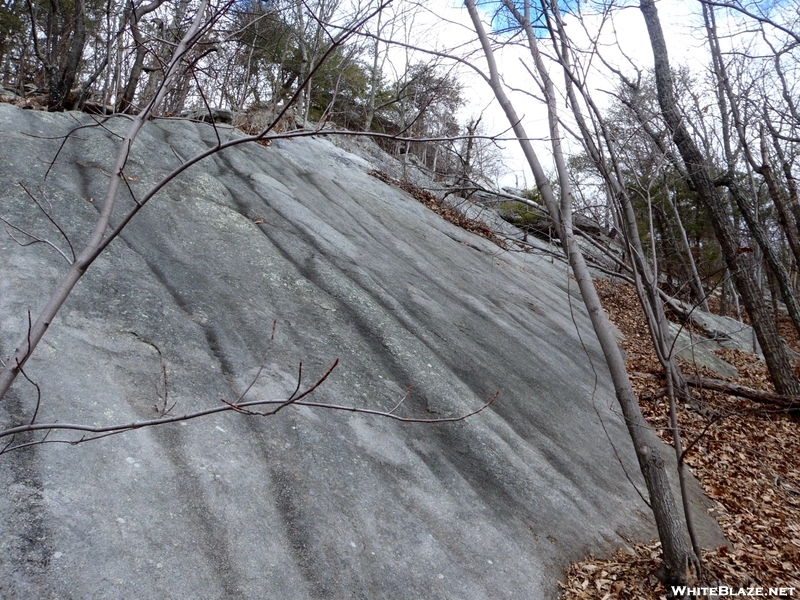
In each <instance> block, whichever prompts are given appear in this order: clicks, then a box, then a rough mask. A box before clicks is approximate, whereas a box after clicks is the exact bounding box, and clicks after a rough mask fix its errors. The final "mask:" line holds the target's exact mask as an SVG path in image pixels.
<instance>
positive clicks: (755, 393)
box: [684, 375, 800, 408]
mask: <svg viewBox="0 0 800 600" xmlns="http://www.w3.org/2000/svg"><path fill="white" fill-rule="evenodd" d="M684 377H685V378H686V383H687V384H688V385H690V386H691V387H693V388H698V389H701V388H702V389H706V390H714V391H716V392H723V393H725V394H730V395H731V396H738V397H740V398H747V399H748V400H753V401H754V402H760V403H762V404H773V405H776V406H780V407H781V408H800V398H798V397H793V396H784V395H783V394H776V393H775V392H765V391H763V390H756V389H753V388H749V387H745V386H743V385H739V384H738V383H731V382H729V381H723V380H721V379H709V378H707V377H696V376H694V375H684Z"/></svg>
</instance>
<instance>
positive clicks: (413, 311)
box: [0, 105, 654, 600]
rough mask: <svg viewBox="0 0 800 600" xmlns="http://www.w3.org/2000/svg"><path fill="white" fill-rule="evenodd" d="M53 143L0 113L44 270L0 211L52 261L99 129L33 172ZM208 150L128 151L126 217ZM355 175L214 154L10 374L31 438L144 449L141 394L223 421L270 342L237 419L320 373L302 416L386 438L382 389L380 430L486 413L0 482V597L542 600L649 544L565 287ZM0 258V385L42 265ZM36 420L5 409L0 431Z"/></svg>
mask: <svg viewBox="0 0 800 600" xmlns="http://www.w3.org/2000/svg"><path fill="white" fill-rule="evenodd" d="M79 122H80V123H81V124H83V125H89V124H92V123H93V121H92V119H91V118H90V117H88V116H86V115H78V114H47V113H39V112H32V111H22V110H19V109H16V108H14V107H11V106H9V105H0V135H2V140H3V142H2V144H0V169H1V171H0V178H2V182H3V185H2V187H0V216H2V217H3V218H5V219H6V220H7V221H9V222H11V223H13V224H14V225H15V226H17V227H20V228H23V229H25V230H28V231H30V232H32V233H35V234H37V235H39V236H41V237H47V238H48V239H50V240H51V241H52V242H53V243H55V244H58V245H60V246H61V247H62V248H64V249H65V251H66V252H68V250H66V248H67V246H66V244H65V243H64V242H63V239H61V238H60V237H59V234H58V232H57V231H56V230H55V229H54V228H53V227H52V226H51V225H50V224H49V222H48V221H47V219H46V218H44V216H43V214H42V213H41V212H40V211H39V210H38V209H37V208H36V207H35V205H34V204H33V203H32V202H31V200H30V199H29V198H28V197H27V196H26V194H25V192H24V191H23V190H22V188H21V187H20V186H19V185H18V183H17V182H22V183H24V184H26V186H27V187H28V189H30V190H31V191H32V192H33V193H34V194H36V195H37V196H38V198H39V199H40V202H41V204H42V206H43V207H44V208H46V210H47V211H48V212H49V214H50V215H51V216H52V217H53V219H54V220H56V221H57V222H58V223H59V225H60V226H61V227H62V229H63V230H64V231H65V232H66V233H67V234H68V235H69V236H70V238H71V239H72V240H73V244H74V245H76V246H79V245H80V243H81V241H82V240H85V238H86V235H87V232H88V231H89V230H90V228H91V226H92V224H93V222H94V220H95V219H96V217H97V214H98V210H99V208H100V205H101V203H102V197H103V192H104V189H105V185H106V184H107V181H108V175H107V173H108V170H109V168H110V165H111V164H112V162H113V157H114V154H115V152H116V145H117V143H118V141H117V138H114V137H113V136H112V135H111V133H110V132H116V133H121V132H123V131H124V128H125V127H126V124H127V122H126V121H125V120H123V119H112V120H110V121H108V122H107V123H106V124H105V127H104V128H101V127H97V126H95V127H88V128H83V129H79V130H76V131H75V132H74V133H73V134H72V136H71V137H70V138H69V139H68V141H67V142H66V143H65V145H64V147H63V149H62V150H61V152H60V153H57V151H58V148H59V145H60V144H61V142H62V139H61V138H58V137H57V136H63V135H65V134H67V133H68V132H70V131H71V130H73V129H75V128H76V126H77V125H78V123H79ZM220 135H222V136H223V137H224V138H228V137H230V136H235V135H238V134H236V133H235V132H233V131H232V130H230V129H220ZM215 141H216V137H215V134H214V130H213V128H212V127H211V126H210V125H207V124H202V123H201V124H195V123H190V122H185V121H177V120H171V121H170V120H166V121H158V122H153V123H149V124H147V126H146V127H145V129H144V131H143V133H142V135H141V137H140V138H139V140H138V141H137V142H136V144H135V146H134V148H133V155H132V159H131V162H130V164H129V166H128V167H127V169H126V175H127V177H128V184H129V185H130V189H131V190H132V192H133V193H134V194H136V195H137V196H140V195H142V194H143V193H144V191H145V190H146V189H147V188H148V186H150V185H152V184H154V183H155V182H157V181H158V180H159V179H160V178H161V177H162V176H163V175H164V174H165V173H167V172H168V171H169V170H171V169H172V168H174V167H176V166H177V165H178V164H179V161H181V160H185V159H187V158H189V157H191V156H193V155H194V154H196V153H198V152H200V151H203V150H205V149H207V148H209V147H211V146H212V145H213V144H214V143H215ZM53 161H54V162H53ZM51 162H53V166H52V169H51V170H50V172H49V174H48V175H47V178H46V179H44V175H45V172H46V170H47V169H48V166H49V165H50V163H51ZM370 168H371V165H370V164H368V163H367V162H366V161H365V160H363V159H361V158H358V157H356V156H355V155H352V154H348V153H346V152H345V151H344V150H341V149H339V148H336V147H335V146H333V145H332V144H330V143H329V142H327V141H325V140H319V139H312V138H305V139H297V140H294V141H288V140H287V141H276V142H274V143H273V144H272V146H271V147H269V148H265V147H262V146H258V145H247V146H237V147H235V148H232V149H230V150H228V151H226V152H224V153H222V154H219V155H216V156H214V157H212V158H210V159H208V160H206V161H204V162H202V163H201V164H199V165H198V166H195V167H193V168H191V169H190V170H189V171H188V172H186V173H185V174H184V175H182V176H180V177H179V178H178V180H177V181H176V182H174V183H172V184H170V185H169V186H167V187H166V188H165V189H164V190H163V191H162V192H161V193H160V194H159V196H157V197H156V199H154V200H153V201H152V203H151V204H149V205H148V206H147V207H146V208H145V209H144V210H143V211H142V212H141V213H140V214H139V215H138V216H137V217H136V218H135V219H134V220H133V221H132V222H131V223H130V225H129V227H128V228H127V229H126V231H125V233H124V235H123V237H122V239H119V240H117V241H115V242H114V243H112V244H111V245H110V246H109V248H108V249H107V251H106V252H105V253H104V254H103V255H102V256H101V257H100V258H99V259H98V261H97V262H96V263H95V264H94V265H93V266H92V268H91V269H90V270H89V272H88V274H87V276H86V277H85V278H84V279H83V280H82V281H81V282H80V283H79V284H78V286H77V287H76V289H75V291H74V293H73V295H72V296H71V297H70V299H69V300H68V302H67V303H66V305H65V306H64V307H63V309H62V311H61V313H60V314H59V316H58V317H57V318H56V319H55V321H54V322H53V324H52V325H51V327H50V330H49V331H48V333H47V335H46V337H45V339H44V341H43V342H42V344H41V345H40V347H39V348H38V350H37V351H36V353H35V355H34V356H33V358H31V360H30V361H29V363H28V365H27V369H26V372H27V375H28V376H29V377H30V379H31V380H33V381H35V382H36V383H37V384H38V385H39V387H40V388H41V393H42V402H41V407H40V409H39V414H38V417H37V422H41V423H46V422H60V423H83V424H89V425H102V424H112V423H127V422H132V421H137V420H143V419H150V418H153V417H155V416H157V414H159V413H158V411H159V410H163V407H164V403H165V400H164V397H165V393H164V392H165V388H166V390H167V394H166V404H167V408H169V407H170V406H172V405H173V403H174V404H175V406H174V408H173V409H172V413H173V414H183V413H187V412H190V411H193V410H199V409H202V408H207V407H215V406H219V405H220V404H221V401H220V399H221V398H224V399H226V400H228V401H233V400H235V399H236V398H237V397H239V395H240V394H242V393H243V392H244V391H245V389H246V388H247V386H248V385H249V383H250V382H251V381H252V379H253V377H254V376H255V375H256V372H257V369H258V366H259V364H260V363H261V361H262V358H263V356H264V354H265V352H266V351H267V348H268V346H269V340H270V335H271V330H272V322H273V320H274V319H275V320H277V323H278V325H277V331H276V334H275V341H274V343H273V347H272V350H271V354H270V356H269V358H268V360H267V362H266V366H265V368H264V370H263V372H262V373H261V376H260V378H259V379H258V380H257V381H256V383H255V384H254V385H253V387H252V389H251V390H250V392H249V393H248V396H247V398H246V399H258V398H285V397H287V396H288V395H289V394H291V392H292V390H293V389H294V387H295V385H296V378H297V369H298V363H299V362H300V361H302V363H303V375H304V384H305V385H307V384H310V383H312V382H313V381H314V380H315V379H316V378H318V377H319V376H321V375H322V373H324V371H325V370H326V369H327V368H328V367H329V366H330V365H331V364H332V363H333V361H334V359H336V358H339V359H340V365H339V367H338V368H337V369H336V370H335V371H334V372H333V374H332V375H331V377H330V378H329V379H328V380H327V381H326V382H325V383H324V384H323V385H322V386H321V387H320V388H319V390H318V391H317V392H316V393H315V395H314V399H316V400H317V401H319V402H328V403H333V404H341V405H352V406H358V407H364V408H371V409H376V410H384V411H388V410H391V409H392V407H394V406H395V405H396V404H397V403H398V401H399V400H400V399H401V398H402V397H403V395H404V394H405V390H406V388H407V386H408V385H409V384H411V385H413V388H412V391H411V392H410V394H409V396H408V398H407V399H406V400H405V402H404V403H403V404H402V406H401V407H399V408H398V409H397V411H396V412H397V413H398V414H403V415H407V416H419V417H423V418H435V417H449V416H455V415H461V414H465V413H467V412H469V411H471V410H473V409H475V408H477V407H478V406H480V405H481V404H482V403H483V402H485V401H486V400H487V399H488V398H490V397H491V396H492V395H493V394H494V393H495V391H497V390H499V391H500V396H499V399H498V400H497V402H496V403H495V404H494V405H493V406H492V407H491V408H490V409H488V410H486V411H484V412H483V413H481V414H479V415H477V416H475V417H472V418H470V419H469V420H466V421H461V422H457V423H452V424H444V425H424V424H402V423H398V422H395V421H390V420H388V419H386V418H380V417H371V416H368V415H363V414H353V413H345V412H337V411H332V410H323V409H311V408H296V407H289V408H286V409H285V410H283V411H282V412H280V413H279V414H278V415H276V416H274V417H270V418H259V417H250V416H246V415H242V414H236V413H225V414H221V415H215V416H211V417H207V418H204V419H201V420H195V421H191V422H188V423H187V422H182V423H176V424H174V425H168V426H163V427H159V428H151V429H142V430H138V431H134V432H130V433H126V434H123V435H118V436H113V437H109V438H105V439H102V440H98V441H91V442H88V443H84V444H80V445H77V446H69V445H66V444H57V443H52V444H45V445H37V446H30V447H27V448H25V449H22V450H18V451H15V452H11V453H8V454H5V455H2V456H0V486H2V489H3V490H6V493H4V494H0V523H2V525H0V527H2V535H1V536H0V596H2V597H5V598H56V597H58V598H76V599H77V598H80V599H84V598H176V599H185V598H209V599H210V598H281V599H306V598H309V599H312V598H313V599H321V598H365V599H377V598H391V599H393V600H398V599H419V598H463V599H473V598H474V599H493V600H494V599H498V598H521V599H530V598H554V597H555V596H556V595H557V587H556V583H555V582H556V580H557V579H558V577H559V574H560V571H561V569H563V568H564V567H565V566H566V564H567V563H568V561H569V560H572V559H577V558H580V557H582V556H584V555H586V554H588V553H589V552H594V553H602V552H606V551H608V550H610V549H611V548H613V547H616V546H619V545H621V544H622V543H624V542H623V539H622V538H621V537H620V536H621V535H625V536H630V537H634V538H650V537H653V536H654V528H653V526H652V524H651V522H650V519H649V516H648V509H647V507H646V506H645V505H644V503H643V502H642V501H641V499H640V498H639V496H638V495H637V493H636V492H635V491H634V489H633V488H632V486H631V484H630V483H629V481H628V479H627V478H626V476H625V473H624V471H623V469H624V470H625V471H627V473H628V474H629V475H630V476H631V477H632V479H633V480H634V481H635V482H636V483H637V484H638V485H639V486H640V488H642V489H643V485H642V484H641V480H640V477H639V475H638V469H637V467H636V464H635V460H634V458H633V452H632V449H631V447H630V442H629V440H628V437H627V434H626V432H625V428H624V426H623V423H622V421H621V419H620V417H619V416H618V413H617V411H616V410H615V407H614V399H613V390H612V387H611V384H610V381H609V378H608V376H607V373H606V369H605V366H604V362H603V359H602V356H601V353H600V351H599V348H598V345H597V343H596V342H595V340H594V336H593V333H592V331H591V327H590V324H589V320H588V318H587V316H586V315H585V313H584V310H583V306H582V303H581V302H580V300H579V299H578V298H577V297H576V291H575V289H576V287H575V284H574V283H570V280H569V279H568V276H567V270H566V268H565V266H564V265H563V264H562V263H559V262H558V261H555V262H553V260H552V259H551V258H549V257H542V256H536V255H531V254H515V253H503V252H502V251H500V250H499V249H498V248H497V247H495V246H493V245H492V244H490V243H489V242H488V241H486V240H484V239H482V238H479V237H475V236H473V235H471V234H469V233H466V232H464V231H463V230H460V229H458V228H456V227H455V226H453V225H451V224H449V223H447V222H445V221H443V220H441V219H440V218H439V217H438V216H436V215H435V214H433V213H432V212H430V211H428V210H427V209H426V208H425V207H423V206H422V205H421V204H419V203H418V202H416V201H415V200H413V199H412V198H411V197H410V196H409V195H407V194H406V193H405V192H401V191H400V190H398V189H395V188H393V187H390V186H388V185H386V184H384V183H382V182H381V181H378V180H377V179H375V178H373V177H371V176H369V175H368V171H369V170H370ZM37 186H39V187H41V191H40V190H39V187H37ZM125 194H126V199H125V200H124V201H123V202H122V207H123V208H124V207H130V206H131V201H130V195H129V194H127V192H126V193H125ZM4 228H5V229H9V228H8V227H4ZM15 237H17V238H18V239H22V238H23V237H24V236H22V235H21V234H19V233H16V234H15ZM0 256H2V258H1V259H0V355H2V356H3V357H6V356H8V355H9V354H10V352H11V351H12V349H13V347H14V346H16V345H17V344H18V343H20V342H21V339H22V336H23V335H24V331H25V327H26V323H27V318H28V316H27V311H28V310H31V311H32V312H33V313H34V314H35V313H36V312H37V311H38V310H39V309H40V308H41V307H42V306H43V304H44V302H45V301H46V299H47V297H48V294H49V292H50V291H51V290H52V289H53V287H54V285H55V283H56V282H57V281H58V279H59V276H60V274H62V273H63V272H64V271H65V268H66V265H65V263H64V260H63V259H62V258H61V257H60V256H59V255H58V254H57V253H56V252H54V251H53V250H52V249H51V248H49V247H47V246H46V245H44V244H35V245H32V246H27V247H21V246H20V245H19V244H17V243H16V242H15V241H14V240H12V239H11V238H10V237H8V236H6V235H5V234H3V236H2V238H0ZM579 336H580V339H579ZM164 370H166V373H167V377H166V381H165V378H164ZM35 403H36V391H35V389H34V388H33V387H32V386H31V385H30V384H28V383H27V382H25V381H23V380H22V379H20V380H19V381H17V382H16V384H15V386H14V387H13V388H12V390H11V392H10V394H9V396H7V398H6V399H5V400H4V401H3V403H2V404H0V418H1V419H2V424H3V426H4V427H9V426H13V425H16V424H19V423H23V422H26V421H27V420H30V418H31V415H32V412H33V410H34V407H35ZM601 420H602V422H603V424H604V427H605V431H606V432H607V434H606V433H604V429H603V426H601ZM607 435H608V437H607ZM77 437H79V436H77V435H75V434H69V433H66V432H55V433H53V434H51V435H50V437H49V438H48V441H50V442H54V441H56V440H61V439H70V440H74V439H77ZM41 438H42V435H37V436H35V437H30V438H25V437H22V436H18V437H17V438H16V439H15V443H24V442H26V441H32V440H34V439H41ZM5 441H8V439H7V438H6V439H5ZM612 443H613V446H614V447H613V448H612ZM614 448H616V452H617V453H619V456H620V457H621V460H622V464H620V462H619V461H618V459H617V458H616V455H615V449H614Z"/></svg>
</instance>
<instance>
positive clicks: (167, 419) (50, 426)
mask: <svg viewBox="0 0 800 600" xmlns="http://www.w3.org/2000/svg"><path fill="white" fill-rule="evenodd" d="M273 336H274V327H273ZM271 342H272V340H270V347H271V345H272V343H271ZM267 356H269V350H267ZM265 362H266V357H265V360H264V361H263V362H262V364H261V366H260V367H259V369H258V372H257V373H256V376H255V378H254V379H253V380H252V382H251V383H250V384H249V385H248V387H247V389H246V390H245V392H244V394H242V395H241V396H240V397H239V399H238V400H239V401H237V402H236V403H234V402H229V401H228V400H226V399H225V398H220V401H221V402H222V403H223V406H215V407H213V408H207V409H205V410H200V411H196V412H192V413H186V414H183V415H179V416H168V413H169V411H171V410H172V409H173V408H174V406H175V405H174V404H173V405H172V406H171V407H170V408H169V410H168V411H167V412H166V413H163V416H161V417H159V418H156V419H148V420H145V421H133V422H131V423H127V424H118V425H106V426H93V425H84V424H79V423H34V422H33V420H31V422H30V423H28V424H27V425H20V426H18V427H12V428H9V429H6V430H4V431H0V438H4V437H10V438H11V441H10V442H9V443H8V444H7V445H6V446H5V447H4V448H2V450H0V454H4V453H5V452H10V451H11V450H19V449H21V448H26V447H28V446H34V445H40V444H45V443H48V444H53V443H60V444H71V445H76V444H81V443H83V442H88V441H91V440H97V439H101V438H104V437H107V436H109V435H116V434H119V433H125V432H127V431H133V430H135V429H143V428H145V427H155V426H158V425H167V424H169V423H177V422H184V421H191V420H193V419H198V418H200V417H207V416H209V415H213V414H218V413H224V412H229V411H233V412H238V413H240V414H244V415H247V416H259V417H270V416H273V415H275V414H276V413H278V412H279V411H281V410H283V409H284V408H286V407H287V406H290V405H294V406H308V407H311V408H325V409H329V410H340V411H346V412H354V413H360V414H366V415H373V416H377V417H386V418H388V419H393V420H395V421H400V422H403V423H425V424H438V423H454V422H457V421H463V420H465V419H468V418H470V417H472V416H475V415H477V414H478V413H480V412H482V411H484V410H485V409H486V408H488V407H489V406H491V405H492V404H493V403H494V401H495V400H497V398H498V396H499V395H500V392H499V391H497V392H495V394H494V396H492V397H491V398H490V399H489V401H488V402H486V403H485V404H483V405H481V406H480V407H478V408H477V409H476V410H473V411H472V412H470V413H467V414H464V415H459V416H456V417H440V418H435V419H425V418H417V417H402V416H399V415H396V414H394V411H395V410H397V408H398V407H399V406H400V405H401V404H402V403H403V402H404V401H405V400H406V398H407V397H408V395H409V392H410V389H411V388H410V386H409V389H408V390H407V391H406V393H405V394H404V395H403V397H402V399H401V400H400V401H399V402H398V403H397V404H396V405H395V406H394V407H393V408H392V409H391V410H390V411H381V410H374V409H369V408H360V407H357V406H345V405H339V404H330V403H327V402H312V401H309V400H306V398H308V397H309V396H311V395H312V394H313V393H314V392H315V391H316V390H317V389H318V388H319V387H320V386H321V385H322V384H323V383H324V382H325V381H326V380H327V379H328V377H330V375H331V373H333V371H334V370H335V369H336V367H337V366H338V365H339V359H338V358H337V359H336V360H335V361H334V362H333V364H332V365H331V367H330V368H329V369H328V370H327V371H326V372H325V373H324V374H323V375H322V377H320V378H319V379H318V380H317V381H316V382H314V384H312V385H311V386H310V387H309V388H307V389H306V390H304V391H302V392H299V390H300V387H301V384H302V374H303V369H302V363H301V364H300V367H299V369H298V377H297V387H296V388H295V390H294V392H292V394H291V396H289V398H288V399H285V400H251V401H248V402H241V401H240V400H241V398H242V397H243V396H244V395H245V394H246V393H247V392H249V391H250V390H251V389H252V387H253V385H254V384H255V382H256V380H258V378H259V376H260V375H261V372H262V371H263V368H264V364H265ZM26 377H27V376H26ZM31 383H33V382H31ZM34 385H35V384H34ZM37 390H38V386H37ZM298 392H299V393H298ZM259 406H272V407H274V408H272V409H271V410H265V411H256V410H252V408H253V407H259ZM37 410H38V405H37ZM57 430H67V431H80V432H84V435H82V436H81V437H80V438H78V439H74V440H66V439H55V440H51V439H47V438H48V436H49V435H50V434H51V433H52V432H54V431H57ZM33 431H45V432H46V435H45V437H44V438H42V439H41V440H34V441H29V442H23V443H20V444H17V445H13V440H14V437H15V436H16V435H18V434H22V433H28V432H33ZM87 434H88V435H87Z"/></svg>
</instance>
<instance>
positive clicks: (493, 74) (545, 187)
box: [465, 0, 691, 585]
mask: <svg viewBox="0 0 800 600" xmlns="http://www.w3.org/2000/svg"><path fill="white" fill-rule="evenodd" d="M465 4H466V6H467V10H468V11H469V14H470V18H471V19H472V23H473V26H474V27H475V31H476V32H477V34H478V36H479V38H480V41H481V45H482V47H483V51H484V54H485V55H486V60H487V63H488V65H489V73H490V75H489V77H488V78H487V80H488V82H489V84H490V85H491V87H492V90H493V92H494V94H495V97H496V98H497V100H498V102H499V103H500V106H501V107H502V108H503V110H504V112H505V113H506V117H507V118H508V121H509V124H510V125H511V126H512V129H513V130H514V133H515V135H516V136H517V138H518V139H519V142H520V145H521V147H522V150H523V153H524V154H525V157H526V159H527V160H528V164H529V166H530V168H531V170H532V171H533V174H534V177H535V179H536V186H537V188H538V189H539V192H540V194H541V195H542V198H543V200H544V201H545V204H546V205H547V208H548V210H549V211H550V215H551V217H553V220H554V223H555V227H556V230H557V232H558V235H559V238H560V239H561V241H562V244H563V247H564V248H565V250H566V253H567V257H568V259H569V263H570V266H571V267H572V272H573V274H574V275H575V279H576V280H577V282H578V287H579V288H580V291H581V295H582V297H583V300H584V303H585V305H586V308H587V310H588V312H589V317H590V319H591V321H592V325H593V327H594V330H595V333H596V334H597V338H598V340H599V342H600V346H601V348H602V350H603V354H604V356H605V358H606V362H607V364H608V367H609V371H610V372H611V378H612V381H613V383H614V389H615V391H616V396H617V401H618V402H619V405H620V408H621V410H622V414H623V417H624V419H625V423H626V425H627V427H628V432H629V434H630V436H631V440H632V441H633V445H634V449H635V451H636V456H637V459H638V461H639V467H640V469H641V471H642V475H643V477H644V480H645V483H646V485H647V489H648V492H649V494H650V503H651V508H652V510H653V515H654V517H655V521H656V526H657V528H658V533H659V538H660V539H661V543H662V549H663V552H664V565H663V566H664V571H665V574H666V577H665V580H666V582H667V584H668V585H685V584H686V581H687V565H688V562H689V556H690V554H691V550H690V549H689V548H688V546H687V544H686V539H685V535H684V531H683V526H682V524H681V519H680V515H679V513H678V509H677V506H676V504H675V499H674V497H673V495H672V489H671V488H670V485H669V480H668V478H667V472H666V467H665V465H664V461H663V459H662V458H661V455H660V452H659V445H660V444H661V441H660V440H659V439H658V438H657V437H656V435H655V433H654V432H653V430H652V429H651V428H650V426H649V425H648V424H647V422H646V421H645V419H644V417H643V416H642V412H641V409H640V408H639V401H638V399H637V397H636V394H635V393H634V391H633V388H632V386H631V383H630V380H629V379H628V373H627V370H626V368H625V361H624V358H623V357H622V354H621V352H620V349H619V346H618V345H617V342H616V340H615V339H614V334H613V332H612V329H611V323H610V321H609V320H608V315H607V314H606V313H605V311H604V310H603V307H602V305H601V303H600V298H599V296H598V295H597V290H596V289H595V287H594V283H593V282H592V278H591V275H590V274H589V269H588V267H587V265H586V261H585V259H584V257H583V254H582V252H581V249H580V246H579V245H578V243H577V240H576V238H575V236H574V234H573V230H572V215H571V197H572V194H571V192H570V190H571V185H570V183H569V180H568V178H567V174H566V168H565V166H566V165H565V163H564V158H563V153H562V151H561V145H560V136H559V133H558V117H557V114H556V106H555V94H554V91H553V86H552V82H551V81H550V79H549V75H548V74H547V73H546V70H545V72H544V73H540V75H541V76H542V79H543V81H544V87H545V90H546V91H545V94H546V98H547V105H548V115H549V122H550V127H551V140H552V143H553V151H554V154H555V158H556V163H557V164H558V165H559V177H560V181H561V203H560V205H559V203H558V202H557V201H556V197H555V194H554V193H553V188H552V186H551V185H550V182H549V181H548V179H547V177H546V176H545V174H544V171H543V169H542V167H541V164H540V163H539V160H538V157H537V156H536V153H535V152H534V150H533V147H532V146H531V144H530V142H529V141H528V137H527V135H526V133H525V129H524V128H523V126H522V125H521V123H520V119H519V117H518V116H517V114H516V111H515V110H514V107H513V105H512V104H511V102H510V101H509V99H508V97H507V96H506V94H505V91H504V90H503V87H502V84H501V82H500V78H499V74H498V71H497V65H496V63H495V60H494V54H493V51H492V48H491V45H490V43H489V39H488V37H487V35H486V32H485V30H484V28H483V24H482V22H481V18H480V15H479V13H478V10H477V7H476V5H475V1H474V0H465ZM526 16H527V15H526ZM528 22H529V20H528ZM531 50H532V52H538V49H536V48H535V47H534V48H531ZM539 62H540V61H539ZM537 66H538V65H537Z"/></svg>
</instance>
